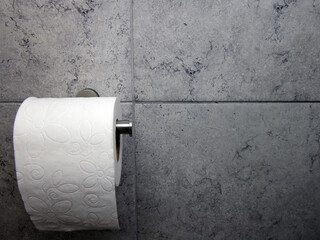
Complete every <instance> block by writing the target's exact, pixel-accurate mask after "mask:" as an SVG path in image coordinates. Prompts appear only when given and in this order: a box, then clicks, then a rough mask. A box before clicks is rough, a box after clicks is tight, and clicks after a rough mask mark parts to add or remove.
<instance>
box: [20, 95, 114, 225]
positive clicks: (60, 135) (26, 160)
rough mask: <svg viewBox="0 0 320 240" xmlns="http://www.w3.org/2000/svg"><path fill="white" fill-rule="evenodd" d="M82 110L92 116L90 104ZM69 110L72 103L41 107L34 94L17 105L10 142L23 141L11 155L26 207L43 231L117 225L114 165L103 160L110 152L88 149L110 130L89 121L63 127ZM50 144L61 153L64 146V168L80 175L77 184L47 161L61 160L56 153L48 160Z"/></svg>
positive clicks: (100, 140) (72, 177)
mask: <svg viewBox="0 0 320 240" xmlns="http://www.w3.org/2000/svg"><path fill="white" fill-rule="evenodd" d="M83 108H84V109H85V111H88V114H95V112H94V109H93V108H94V105H92V106H91V105H86V104H84V106H83ZM69 110H71V111H72V106H71V105H70V106H67V105H66V106H64V107H61V106H59V105H57V103H56V102H54V101H52V102H50V100H49V104H48V105H45V104H42V103H41V102H39V101H38V100H37V99H36V98H29V99H27V100H26V101H25V102H24V103H23V105H22V106H21V107H20V109H19V115H18V116H17V119H16V123H17V124H16V125H15V132H14V133H15V135H14V141H15V144H16V142H17V143H19V141H21V142H22V143H24V144H21V146H19V149H18V150H16V149H15V155H16V168H17V180H18V184H19V189H20V192H21V194H22V198H23V200H24V203H25V206H26V209H27V211H28V213H29V214H30V218H31V220H32V221H33V222H34V223H35V225H36V226H37V227H38V228H39V229H42V230H70V229H72V230H76V229H90V228H105V227H109V228H117V226H118V219H117V216H118V215H117V211H116V206H115V203H114V202H112V201H110V199H113V198H114V195H115V192H114V190H115V179H114V163H113V161H108V159H113V155H114V153H113V150H110V152H108V150H107V149H104V150H102V151H101V150H99V151H98V152H95V153H94V154H93V151H92V149H93V148H94V147H99V146H100V144H104V141H105V139H106V136H107V134H108V133H110V131H111V132H112V129H109V128H108V127H105V128H104V131H103V132H101V131H100V132H97V131H95V130H94V127H93V126H92V123H91V122H90V121H89V120H84V121H83V120H80V122H79V123H78V124H75V125H74V126H71V127H70V126H69V127H68V125H67V124H64V123H65V121H64V118H65V117H68V115H67V114H68V112H69ZM22 119H23V123H22V122H21V121H22ZM19 121H20V122H19ZM73 128H77V129H76V131H74V129H73ZM76 134H78V135H79V136H80V138H79V136H78V137H77V136H75V135H76ZM50 144H53V145H54V146H57V147H58V148H59V149H61V150H62V151H64V150H63V149H66V150H65V151H66V152H65V153H66V156H67V159H68V160H66V169H73V171H75V172H77V173H78V174H80V175H81V176H83V180H82V182H81V184H79V183H76V182H75V179H76V177H74V176H70V175H68V174H66V173H65V171H66V170H65V169H64V168H61V167H59V166H61V164H60V165H59V164H56V165H55V164H52V165H51V162H58V161H64V160H65V159H60V158H59V156H60V155H59V154H57V156H58V159H53V160H52V159H51V160H48V159H47V158H46V154H47V151H48V147H47V145H50ZM103 146H105V145H103ZM96 149H100V148H96ZM96 149H95V150H96ZM49 150H50V149H49ZM53 155H54V154H53ZM48 163H50V164H48ZM49 166H52V167H49ZM26 189H28V191H27V190H26ZM29 191H30V192H29ZM79 208H81V211H79Z"/></svg>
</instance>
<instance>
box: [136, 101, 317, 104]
mask: <svg viewBox="0 0 320 240" xmlns="http://www.w3.org/2000/svg"><path fill="white" fill-rule="evenodd" d="M224 103H242V104H246V103H248V104H250V103H280V104H281V103H294V104H299V103H320V101H135V104H224Z"/></svg>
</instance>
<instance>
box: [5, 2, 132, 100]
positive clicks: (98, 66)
mask: <svg viewBox="0 0 320 240" xmlns="http://www.w3.org/2000/svg"><path fill="white" fill-rule="evenodd" d="M0 2H1V4H0V19H1V21H0V32H1V35H0V42H1V44H0V90H1V93H0V100H2V101H3V100H15V101H19V100H23V99H25V98H26V97H28V96H36V97H66V96H74V95H75V94H76V92H77V91H79V90H81V89H83V88H86V87H91V88H94V89H95V90H97V91H98V92H99V93H100V94H101V95H102V96H120V97H121V100H131V87H130V86H131V80H130V73H131V70H130V51H131V50H130V43H129V38H130V30H129V25H130V23H129V19H130V2H129V1H127V0H121V1H117V0H112V1H102V0H94V1H92V0H72V1H71V0H67V1H61V0H54V1H49V0H33V1H16V0H10V1H5V0H1V1H0Z"/></svg>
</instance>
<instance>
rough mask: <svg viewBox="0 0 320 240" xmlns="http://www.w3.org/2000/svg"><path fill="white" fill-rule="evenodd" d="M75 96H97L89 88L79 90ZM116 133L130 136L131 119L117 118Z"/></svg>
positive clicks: (95, 92) (97, 95)
mask: <svg viewBox="0 0 320 240" xmlns="http://www.w3.org/2000/svg"><path fill="white" fill-rule="evenodd" d="M76 97H99V94H98V93H97V91H95V90H93V89H91V88H85V89H83V90H81V91H79V92H78V93H77V95H76ZM116 134H117V136H118V135H120V134H128V135H129V136H130V137H132V121H131V120H118V119H117V122H116Z"/></svg>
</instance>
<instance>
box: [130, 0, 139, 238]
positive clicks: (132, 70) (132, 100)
mask: <svg viewBox="0 0 320 240" xmlns="http://www.w3.org/2000/svg"><path fill="white" fill-rule="evenodd" d="M133 4H134V3H133V0H130V48H131V54H130V58H131V76H130V78H131V103H132V125H133V126H132V128H133V129H132V137H133V139H132V142H133V161H134V164H133V166H134V196H133V198H134V201H135V206H134V207H135V225H136V226H135V227H136V229H135V230H136V232H135V236H136V239H137V240H138V207H137V162H136V130H135V123H136V121H135V119H136V118H135V116H136V114H135V82H134V80H135V79H134V34H133Z"/></svg>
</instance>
